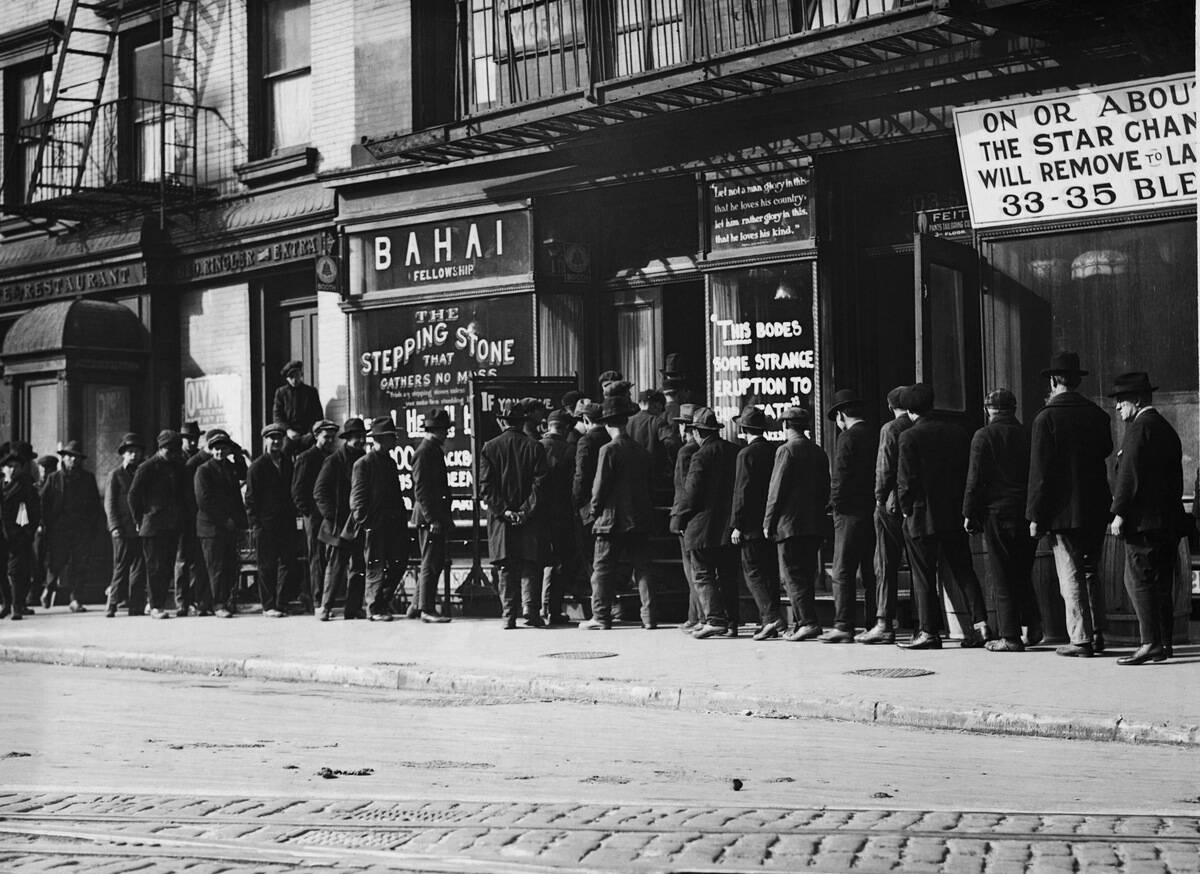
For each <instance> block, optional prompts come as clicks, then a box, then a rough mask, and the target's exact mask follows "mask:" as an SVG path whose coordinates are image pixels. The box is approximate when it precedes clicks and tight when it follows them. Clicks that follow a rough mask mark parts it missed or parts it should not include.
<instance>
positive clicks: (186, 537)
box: [175, 422, 212, 616]
mask: <svg viewBox="0 0 1200 874" xmlns="http://www.w3.org/2000/svg"><path fill="white" fill-rule="evenodd" d="M179 436H180V437H181V438H182V440H183V443H182V446H183V467H184V471H185V475H184V477H183V491H184V499H183V506H184V519H183V526H182V528H181V529H180V531H179V548H178V550H177V551H176V554H175V606H176V608H177V609H176V610H175V615H176V616H187V615H188V613H189V611H190V610H191V608H192V607H193V606H195V608H196V612H197V615H199V616H210V615H212V610H211V609H210V608H209V606H208V595H209V585H208V574H207V573H206V570H205V564H204V556H203V555H201V553H200V541H199V540H198V539H197V538H196V495H195V493H194V492H193V488H194V483H193V480H194V477H195V474H196V468H197V467H198V466H199V465H201V464H203V463H204V462H203V460H201V459H203V458H205V457H206V456H202V455H201V454H200V441H201V437H202V435H201V433H200V424H199V423H198V422H185V423H184V425H183V427H182V428H181V429H180V430H179ZM193 461H195V462H196V464H194V465H193V463H192V462H193Z"/></svg>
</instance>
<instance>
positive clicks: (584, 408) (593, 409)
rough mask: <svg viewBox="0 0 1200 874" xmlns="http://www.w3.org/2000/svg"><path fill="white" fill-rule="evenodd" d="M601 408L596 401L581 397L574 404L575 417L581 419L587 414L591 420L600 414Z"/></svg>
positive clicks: (594, 419)
mask: <svg viewBox="0 0 1200 874" xmlns="http://www.w3.org/2000/svg"><path fill="white" fill-rule="evenodd" d="M600 413H601V408H600V405H599V404H598V403H596V402H595V401H593V400H591V399H590V398H583V399H581V400H580V401H579V403H577V404H576V405H575V412H574V415H575V418H576V419H582V418H583V417H584V416H587V417H588V418H589V419H590V420H592V421H593V422H595V421H596V419H597V418H598V417H599V416H600Z"/></svg>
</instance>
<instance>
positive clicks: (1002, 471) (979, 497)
mask: <svg viewBox="0 0 1200 874" xmlns="http://www.w3.org/2000/svg"><path fill="white" fill-rule="evenodd" d="M1028 482H1029V433H1028V432H1027V431H1026V430H1025V428H1024V426H1022V425H1021V423H1020V422H1019V421H1017V417H1016V416H1014V415H1012V414H1011V413H1008V414H1002V415H1000V416H997V417H996V419H994V420H993V421H991V422H988V424H986V425H984V426H983V427H982V428H980V429H979V430H978V431H976V432H975V436H974V437H972V438H971V461H970V466H969V467H968V469H967V488H966V492H965V494H964V495H963V506H962V514H963V516H965V517H967V518H968V519H972V520H981V519H983V518H984V517H986V516H994V517H995V518H997V519H1003V520H1005V521H1008V522H1022V521H1024V519H1025V497H1026V495H1025V488H1026V484H1027V483H1028Z"/></svg>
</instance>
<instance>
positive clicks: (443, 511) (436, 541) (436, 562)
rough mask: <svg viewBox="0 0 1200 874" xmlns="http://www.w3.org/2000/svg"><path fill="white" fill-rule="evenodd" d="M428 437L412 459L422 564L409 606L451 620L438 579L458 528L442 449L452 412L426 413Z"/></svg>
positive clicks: (415, 615)
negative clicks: (440, 603)
mask: <svg viewBox="0 0 1200 874" xmlns="http://www.w3.org/2000/svg"><path fill="white" fill-rule="evenodd" d="M552 415H553V414H552ZM424 428H425V439H424V440H422V441H421V445H419V446H418V447H417V451H416V452H415V453H414V454H413V460H412V478H413V516H412V518H413V524H414V525H416V526H417V548H418V549H420V551H421V567H420V570H418V571H417V590H416V593H415V594H416V597H415V598H414V599H413V602H412V604H411V605H410V606H409V608H408V618H409V619H420V620H421V621H422V622H433V623H440V622H449V621H450V617H449V616H447V615H445V614H443V613H439V612H438V609H437V590H438V581H439V580H440V579H441V578H442V574H443V573H444V572H445V570H446V538H448V537H449V536H450V534H451V532H453V531H454V515H453V512H452V503H453V498H452V496H451V494H450V477H449V473H448V472H447V470H446V452H445V450H444V449H443V448H442V447H443V446H444V445H445V443H446V438H447V437H448V436H449V435H450V413H449V412H447V411H446V409H445V408H443V407H437V408H434V409H431V410H429V411H428V412H427V413H426V414H425V422H424Z"/></svg>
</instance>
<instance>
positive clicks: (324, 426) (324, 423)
mask: <svg viewBox="0 0 1200 874" xmlns="http://www.w3.org/2000/svg"><path fill="white" fill-rule="evenodd" d="M337 429H338V426H337V422H333V421H330V420H329V419H321V420H320V421H319V422H313V426H312V432H313V433H314V434H320V433H321V432H322V431H337Z"/></svg>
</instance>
